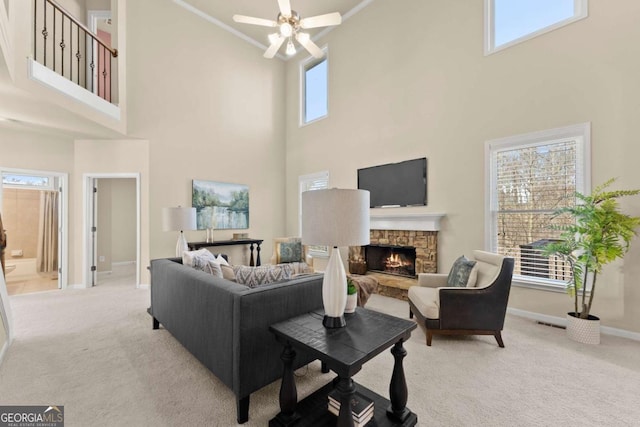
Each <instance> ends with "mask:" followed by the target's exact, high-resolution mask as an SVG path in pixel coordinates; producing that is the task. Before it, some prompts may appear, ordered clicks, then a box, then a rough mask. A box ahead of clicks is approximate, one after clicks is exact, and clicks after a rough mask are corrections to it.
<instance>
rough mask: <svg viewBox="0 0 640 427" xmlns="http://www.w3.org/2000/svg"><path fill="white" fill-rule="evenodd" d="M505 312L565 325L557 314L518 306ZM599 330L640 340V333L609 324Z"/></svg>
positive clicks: (563, 319) (565, 321) (563, 320)
mask: <svg viewBox="0 0 640 427" xmlns="http://www.w3.org/2000/svg"><path fill="white" fill-rule="evenodd" d="M507 313H509V314H513V315H514V316H518V317H524V318H525V319H531V320H535V321H537V322H543V323H549V324H552V325H558V326H562V327H566V326H567V319H565V318H562V317H557V316H549V315H546V314H540V313H534V312H532V311H526V310H520V309H519V308H511V307H509V308H507ZM600 332H602V333H603V334H605V335H612V336H616V337H620V338H627V339H630V340H634V341H640V333H638V332H633V331H627V330H625V329H618V328H612V327H611V326H600Z"/></svg>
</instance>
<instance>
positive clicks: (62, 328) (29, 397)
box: [0, 280, 640, 427]
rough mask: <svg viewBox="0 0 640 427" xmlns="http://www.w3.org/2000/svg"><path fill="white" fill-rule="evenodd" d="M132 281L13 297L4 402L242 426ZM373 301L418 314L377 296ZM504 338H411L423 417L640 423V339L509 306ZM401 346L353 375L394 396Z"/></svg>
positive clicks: (412, 396)
mask: <svg viewBox="0 0 640 427" xmlns="http://www.w3.org/2000/svg"><path fill="white" fill-rule="evenodd" d="M130 283H132V282H128V281H126V280H125V281H115V282H114V283H111V284H107V283H105V284H103V285H100V286H98V287H95V288H93V289H90V290H68V291H64V292H63V291H52V292H44V293H39V294H31V295H17V296H13V297H11V299H10V301H11V305H12V309H13V313H14V320H15V332H16V339H15V341H14V343H13V346H12V347H11V348H10V349H9V351H8V353H7V355H6V358H5V361H4V363H3V365H2V366H0V404H2V405H7V404H16V405H17V404H38V405H52V404H57V405H64V406H65V413H66V425H67V426H69V427H71V426H175V425H182V426H200V425H207V426H232V425H236V422H235V399H234V396H233V394H232V393H231V392H230V391H229V390H228V389H227V388H226V387H225V386H224V385H222V384H221V383H220V382H219V381H218V380H217V379H216V378H215V377H214V376H213V375H211V374H210V373H209V372H208V371H207V370H206V369H205V368H203V367H202V366H201V365H200V363H199V362H197V361H196V360H195V359H194V358H193V357H192V356H191V355H190V354H189V353H188V352H187V351H185V350H184V349H183V348H182V347H181V345H180V344H178V343H177V342H176V341H175V340H174V339H173V338H172V337H171V335H170V334H169V333H168V332H167V331H165V330H163V329H161V330H158V331H153V330H152V329H151V319H150V317H149V315H148V314H147V313H146V311H145V310H146V308H147V306H148V304H149V291H148V290H139V289H135V288H134V287H133V285H131V284H130ZM368 307H369V308H372V309H377V310H380V311H384V312H387V313H391V314H395V315H398V316H402V317H407V313H408V310H407V306H406V303H404V302H402V301H398V300H394V299H390V298H386V297H381V296H379V295H373V296H372V297H371V299H370V300H369V304H368ZM503 337H504V341H505V345H506V348H505V349H500V348H498V346H497V345H496V343H495V341H494V339H493V338H492V337H452V338H447V337H434V342H433V346H432V347H430V348H429V347H426V345H425V342H424V334H423V332H422V330H421V329H420V328H418V329H417V330H416V331H415V332H414V334H413V336H412V338H411V340H410V341H409V342H408V343H407V344H406V349H407V351H408V355H407V357H406V359H405V370H406V375H407V381H408V386H409V403H408V406H409V407H410V408H411V409H412V410H413V411H414V412H416V413H417V414H418V420H419V425H422V426H560V425H581V426H631V425H638V423H640V404H638V394H639V392H640V343H637V342H634V341H629V340H625V339H621V338H616V337H610V336H603V337H602V344H601V345H599V346H585V345H581V344H577V343H574V342H570V341H569V340H567V339H566V338H565V337H564V331H563V330H560V329H556V328H551V327H547V326H540V325H537V324H535V323H534V322H532V321H530V320H525V319H521V318H517V317H511V316H510V317H508V318H507V323H506V326H505V331H504V333H503ZM392 364H393V358H392V356H391V354H390V353H388V352H385V353H383V354H382V355H380V356H378V357H377V358H375V359H373V360H371V361H370V362H368V363H367V364H366V365H365V366H364V368H363V370H362V371H361V372H360V373H358V374H357V376H356V380H357V381H359V382H361V383H363V384H364V385H366V386H367V387H369V388H371V389H373V390H375V391H377V392H378V393H380V394H383V395H386V394H387V389H388V384H389V379H390V375H391V367H392ZM297 374H298V377H297V383H298V392H299V393H298V394H299V396H300V397H302V396H305V395H307V394H309V393H310V392H311V391H313V390H314V389H316V388H317V387H320V386H321V385H323V384H325V383H326V382H328V381H329V380H330V379H331V377H332V376H331V374H321V373H320V367H319V364H318V363H317V362H316V363H314V364H312V365H310V366H309V367H308V369H304V368H303V369H302V370H300V371H298V372H297ZM278 390H279V384H278V383H274V384H271V385H270V386H268V387H265V388H264V389H262V390H260V391H259V392H256V393H254V394H253V395H252V396H251V407H250V414H249V416H250V421H249V422H248V423H247V424H245V425H246V426H265V425H267V423H268V420H269V419H270V418H271V417H273V416H274V415H275V414H276V413H277V412H278Z"/></svg>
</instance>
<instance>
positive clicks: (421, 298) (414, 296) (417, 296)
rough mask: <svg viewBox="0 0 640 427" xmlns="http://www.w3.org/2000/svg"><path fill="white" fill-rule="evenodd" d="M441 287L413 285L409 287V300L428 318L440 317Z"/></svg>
mask: <svg viewBox="0 0 640 427" xmlns="http://www.w3.org/2000/svg"><path fill="white" fill-rule="evenodd" d="M439 293H440V290H439V288H429V287H424V286H411V287H410V288H409V292H408V297H409V300H410V301H411V302H412V303H413V305H415V307H416V308H417V309H418V311H419V312H420V313H421V314H422V315H423V316H424V317H426V318H427V319H439V318H440V306H439V304H438V295H439Z"/></svg>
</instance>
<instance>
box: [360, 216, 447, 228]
mask: <svg viewBox="0 0 640 427" xmlns="http://www.w3.org/2000/svg"><path fill="white" fill-rule="evenodd" d="M444 216H445V214H443V213H420V214H383V215H380V214H377V215H375V214H374V215H371V217H370V226H369V228H370V229H371V230H406V231H411V230H417V231H438V230H440V220H441V219H442V218H443V217H444Z"/></svg>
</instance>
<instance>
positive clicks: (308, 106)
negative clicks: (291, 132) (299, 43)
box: [300, 49, 329, 125]
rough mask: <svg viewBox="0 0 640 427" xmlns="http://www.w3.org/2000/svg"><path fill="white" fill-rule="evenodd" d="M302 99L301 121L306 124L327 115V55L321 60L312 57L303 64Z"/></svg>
mask: <svg viewBox="0 0 640 427" xmlns="http://www.w3.org/2000/svg"><path fill="white" fill-rule="evenodd" d="M301 77H302V78H301V80H302V99H301V101H302V102H301V108H300V109H301V111H300V122H301V124H303V125H305V124H307V123H311V122H313V121H316V120H319V119H322V118H324V117H327V114H328V109H329V104H328V102H327V94H328V85H327V80H328V79H327V56H326V49H325V56H324V58H323V59H321V60H316V59H315V58H311V59H309V60H307V61H304V62H303V63H302V66H301Z"/></svg>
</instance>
